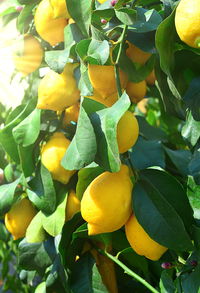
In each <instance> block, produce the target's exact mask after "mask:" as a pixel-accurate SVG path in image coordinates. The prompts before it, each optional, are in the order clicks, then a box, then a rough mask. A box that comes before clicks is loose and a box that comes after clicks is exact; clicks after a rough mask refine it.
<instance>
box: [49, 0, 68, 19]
mask: <svg viewBox="0 0 200 293" xmlns="http://www.w3.org/2000/svg"><path fill="white" fill-rule="evenodd" d="M49 1H50V3H51V6H52V8H53V13H54V17H55V18H58V17H66V18H70V17H71V16H70V15H69V12H68V10H67V5H66V0H49Z"/></svg>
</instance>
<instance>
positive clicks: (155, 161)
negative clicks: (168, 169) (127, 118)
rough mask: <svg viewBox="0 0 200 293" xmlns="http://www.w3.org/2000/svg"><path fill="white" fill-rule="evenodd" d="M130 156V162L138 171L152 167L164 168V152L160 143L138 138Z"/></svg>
mask: <svg viewBox="0 0 200 293" xmlns="http://www.w3.org/2000/svg"><path fill="white" fill-rule="evenodd" d="M130 154H131V162H132V164H133V166H134V168H136V169H138V170H142V169H145V168H148V167H153V166H159V167H161V168H165V156H164V150H163V146H162V144H161V142H160V141H157V140H151V141H149V140H146V139H143V138H142V137H139V138H138V140H137V142H136V144H135V145H134V146H133V147H132V149H131V153H130Z"/></svg>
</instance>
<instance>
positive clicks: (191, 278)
mask: <svg viewBox="0 0 200 293" xmlns="http://www.w3.org/2000/svg"><path fill="white" fill-rule="evenodd" d="M199 274H200V266H199V265H198V266H197V267H196V268H195V270H194V271H193V272H192V273H190V274H184V275H182V278H181V280H182V287H183V290H184V293H199V288H200V278H199Z"/></svg>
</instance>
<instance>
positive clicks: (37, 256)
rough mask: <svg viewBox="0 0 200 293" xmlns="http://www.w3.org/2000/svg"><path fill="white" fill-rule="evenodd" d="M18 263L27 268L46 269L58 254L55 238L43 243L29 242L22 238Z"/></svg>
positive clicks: (40, 270)
mask: <svg viewBox="0 0 200 293" xmlns="http://www.w3.org/2000/svg"><path fill="white" fill-rule="evenodd" d="M18 252H19V254H18V263H19V265H20V267H21V268H23V269H25V270H36V271H39V272H42V271H44V270H45V269H46V268H47V267H48V266H49V265H51V264H52V260H53V259H54V258H55V256H56V251H55V246H54V243H53V239H49V240H47V241H44V242H41V243H27V242H26V240H25V239H24V240H22V241H21V242H20V244H19V250H18Z"/></svg>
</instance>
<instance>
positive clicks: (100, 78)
mask: <svg viewBox="0 0 200 293" xmlns="http://www.w3.org/2000/svg"><path fill="white" fill-rule="evenodd" d="M88 74H89V79H90V82H91V84H92V87H93V89H94V90H95V92H97V93H98V94H99V95H101V96H102V98H104V99H105V98H106V97H109V96H111V95H112V94H114V93H117V85H116V79H115V71H114V66H113V65H108V66H106V65H94V64H89V65H88ZM119 75H120V82H121V88H125V87H126V84H127V82H128V79H127V76H126V74H125V73H124V72H123V71H122V70H120V74H119Z"/></svg>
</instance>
